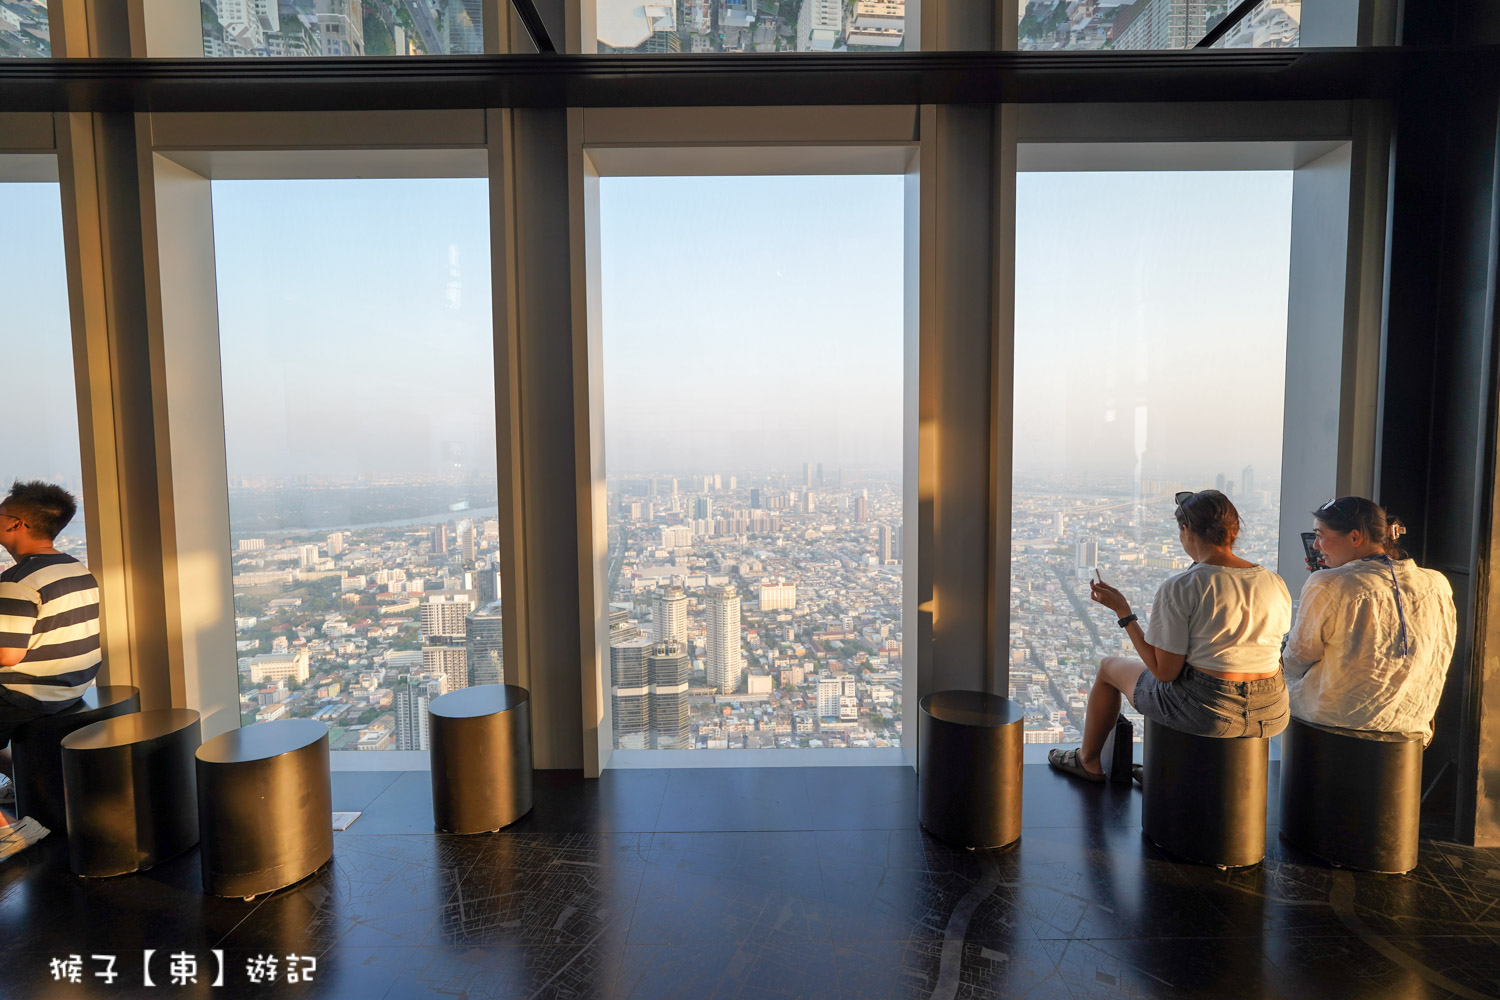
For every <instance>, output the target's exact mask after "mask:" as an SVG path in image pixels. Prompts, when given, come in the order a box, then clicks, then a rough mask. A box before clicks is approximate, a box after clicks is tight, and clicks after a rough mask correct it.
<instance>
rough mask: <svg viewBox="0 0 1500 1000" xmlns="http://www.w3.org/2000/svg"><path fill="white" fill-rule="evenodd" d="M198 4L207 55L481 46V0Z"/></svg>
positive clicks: (210, 0) (397, 52)
mask: <svg viewBox="0 0 1500 1000" xmlns="http://www.w3.org/2000/svg"><path fill="white" fill-rule="evenodd" d="M0 2H7V3H8V2H10V0H0ZM201 5H202V11H203V54H204V55H205V56H211V57H218V56H423V55H427V56H436V55H449V54H453V55H461V54H471V53H479V52H483V51H484V19H483V9H484V0H202V4H201Z"/></svg>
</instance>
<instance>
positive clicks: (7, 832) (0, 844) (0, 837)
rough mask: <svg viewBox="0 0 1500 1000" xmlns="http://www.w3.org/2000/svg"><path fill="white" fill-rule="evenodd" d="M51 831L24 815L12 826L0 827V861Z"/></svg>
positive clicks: (17, 852) (24, 848)
mask: <svg viewBox="0 0 1500 1000" xmlns="http://www.w3.org/2000/svg"><path fill="white" fill-rule="evenodd" d="M51 832H52V831H51V830H49V829H47V828H46V827H45V826H43V825H42V824H40V823H38V822H37V821H36V820H34V819H32V818H31V817H30V816H23V817H22V818H21V819H18V820H16V822H14V823H12V824H11V825H10V826H7V827H4V828H0V861H3V860H4V859H6V858H8V857H10V856H11V855H12V854H19V853H20V852H21V851H24V850H26V848H28V847H30V846H31V845H32V844H35V843H36V842H37V841H39V840H41V839H42V838H43V837H45V836H47V834H49V833H51Z"/></svg>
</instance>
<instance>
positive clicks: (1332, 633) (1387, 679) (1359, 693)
mask: <svg viewBox="0 0 1500 1000" xmlns="http://www.w3.org/2000/svg"><path fill="white" fill-rule="evenodd" d="M1393 567H1394V569H1395V571H1396V580H1397V581H1398V582H1399V583H1400V584H1401V604H1402V607H1403V608H1404V609H1405V611H1406V634H1407V637H1408V641H1409V642H1410V644H1411V652H1410V654H1409V655H1407V656H1401V655H1400V653H1399V652H1398V651H1397V648H1398V645H1399V642H1400V636H1401V621H1400V618H1399V616H1398V615H1397V614H1396V594H1395V590H1394V588H1393V587H1392V586H1391V569H1392V568H1393ZM1457 631H1458V624H1457V618H1456V615H1455V613H1454V609H1453V588H1452V587H1451V586H1450V585H1449V583H1448V580H1447V578H1446V577H1444V576H1443V574H1441V573H1439V572H1437V571H1436V570H1431V569H1422V568H1421V567H1420V566H1418V565H1417V564H1416V563H1414V562H1412V561H1411V560H1410V559H1399V560H1397V561H1396V562H1395V563H1393V564H1388V563H1386V562H1385V561H1384V560H1371V561H1368V562H1367V561H1365V560H1362V559H1357V560H1355V561H1354V562H1349V563H1345V564H1344V565H1342V566H1340V567H1338V568H1337V569H1322V570H1318V571H1317V572H1316V573H1313V574H1311V575H1310V576H1308V578H1307V582H1306V583H1304V584H1303V585H1302V598H1301V601H1300V603H1299V605H1298V607H1297V621H1296V623H1295V624H1293V626H1292V632H1291V634H1290V635H1288V636H1287V641H1286V650H1285V652H1284V653H1283V657H1282V659H1283V662H1284V663H1285V665H1286V683H1287V689H1288V691H1289V692H1290V694H1291V699H1292V715H1294V716H1296V717H1297V718H1299V719H1305V720H1306V721H1308V722H1316V723H1320V724H1322V725H1325V726H1337V727H1339V728H1341V729H1361V730H1370V731H1374V732H1382V733H1424V734H1426V735H1427V736H1428V737H1429V738H1431V736H1432V717H1433V716H1434V715H1435V714H1436V713H1437V706H1438V699H1439V698H1440V697H1442V694H1443V682H1444V680H1445V679H1446V678H1447V676H1448V664H1449V663H1450V662H1451V661H1452V659H1453V644H1454V642H1455V639H1456V637H1457Z"/></svg>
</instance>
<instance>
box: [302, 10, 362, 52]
mask: <svg viewBox="0 0 1500 1000" xmlns="http://www.w3.org/2000/svg"><path fill="white" fill-rule="evenodd" d="M360 15H361V10H360V2H359V0H314V3H313V13H312V18H313V21H312V24H313V25H314V26H315V27H316V31H317V39H318V49H319V51H320V52H321V53H322V54H323V55H325V56H362V55H364V54H365V24H364V21H363V20H362V19H361V16H360Z"/></svg>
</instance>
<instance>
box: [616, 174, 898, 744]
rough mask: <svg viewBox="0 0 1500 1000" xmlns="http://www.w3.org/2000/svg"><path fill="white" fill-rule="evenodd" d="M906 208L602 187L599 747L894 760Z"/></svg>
mask: <svg viewBox="0 0 1500 1000" xmlns="http://www.w3.org/2000/svg"><path fill="white" fill-rule="evenodd" d="M902 203H903V179H902V178H901V177H887V176H860V177H826V176H815V177H632V178H605V179H603V180H602V181H601V184H600V214H601V243H602V267H603V284H602V302H603V310H604V312H603V339H604V358H603V361H604V370H605V386H604V396H605V437H604V440H605V452H606V466H607V471H608V521H609V563H608V565H609V581H608V585H609V599H610V601H611V605H610V608H611V611H610V626H611V636H610V644H609V649H608V650H607V651H606V652H607V656H606V657H605V660H604V662H605V664H606V667H605V669H606V670H607V671H609V676H608V677H607V678H606V682H605V686H606V689H607V690H608V691H609V692H610V710H611V716H612V720H613V733H612V737H613V745H614V746H615V747H616V748H619V749H693V748H699V749H719V748H733V749H741V748H747V749H755V748H773V747H849V746H856V747H878V746H891V745H897V744H899V741H900V737H901V714H902V699H901V641H902V622H901V566H900V563H899V560H900V557H901V543H900V538H901V531H902V487H901V468H902V464H901V462H902V336H903V330H902V294H903V292H902V274H903V260H902V255H903V245H902ZM683 205H692V206H698V207H700V208H702V209H704V210H705V211H691V212H683V211H679V210H677V209H678V208H680V206H683ZM731 206H740V207H747V206H754V210H753V211H729V210H728V209H729V208H730V207H731Z"/></svg>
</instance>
